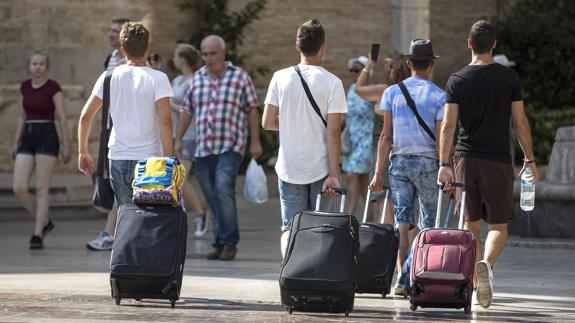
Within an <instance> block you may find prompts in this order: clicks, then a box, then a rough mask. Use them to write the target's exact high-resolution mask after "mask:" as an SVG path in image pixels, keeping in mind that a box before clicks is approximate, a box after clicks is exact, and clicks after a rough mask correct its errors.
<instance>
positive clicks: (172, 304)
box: [170, 299, 176, 308]
mask: <svg viewBox="0 0 575 323" xmlns="http://www.w3.org/2000/svg"><path fill="white" fill-rule="evenodd" d="M170 306H171V307H172V308H175V307H176V300H175V299H171V300H170Z"/></svg>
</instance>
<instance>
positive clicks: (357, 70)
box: [349, 68, 361, 73]
mask: <svg viewBox="0 0 575 323" xmlns="http://www.w3.org/2000/svg"><path fill="white" fill-rule="evenodd" d="M349 72H350V73H359V72H361V69H359V68H350V69H349Z"/></svg>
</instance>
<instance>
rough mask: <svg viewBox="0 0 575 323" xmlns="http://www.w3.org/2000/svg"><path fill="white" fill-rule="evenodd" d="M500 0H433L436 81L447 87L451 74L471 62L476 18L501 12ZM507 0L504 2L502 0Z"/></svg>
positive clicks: (432, 34) (431, 18) (431, 8)
mask: <svg viewBox="0 0 575 323" xmlns="http://www.w3.org/2000/svg"><path fill="white" fill-rule="evenodd" d="M500 2H501V1H498V0H482V1H461V0H431V4H430V7H429V9H430V15H429V16H430V21H429V24H430V28H429V29H430V38H431V39H432V40H433V50H434V52H435V53H436V55H439V56H440V58H439V59H438V60H437V64H436V66H435V70H434V73H433V80H434V81H435V82H436V83H437V84H438V85H439V86H441V87H444V86H445V83H446V82H447V79H448V78H449V76H450V75H451V74H452V73H453V72H455V71H457V70H459V69H460V68H461V67H463V66H464V65H466V64H468V63H469V62H470V61H471V52H470V50H469V49H468V48H467V37H468V36H469V29H470V28H471V26H472V25H473V23H474V22H476V21H477V20H479V19H481V18H484V17H487V18H491V17H494V16H497V15H498V6H497V5H498V3H500ZM503 2H505V1H503Z"/></svg>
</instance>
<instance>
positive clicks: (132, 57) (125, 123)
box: [78, 22, 173, 207]
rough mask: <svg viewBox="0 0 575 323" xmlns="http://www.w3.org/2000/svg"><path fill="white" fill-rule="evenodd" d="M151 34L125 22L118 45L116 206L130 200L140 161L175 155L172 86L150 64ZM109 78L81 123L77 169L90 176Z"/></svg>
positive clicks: (113, 146)
mask: <svg viewBox="0 0 575 323" xmlns="http://www.w3.org/2000/svg"><path fill="white" fill-rule="evenodd" d="M149 37H150V34H149V32H148V30H147V29H146V27H144V25H143V24H142V23H139V22H127V23H125V24H124V25H123V27H122V31H121V33H120V43H121V46H122V47H121V50H122V53H123V54H124V56H127V58H128V61H127V63H126V64H125V65H121V66H118V67H116V68H115V69H114V72H113V73H112V77H111V80H110V116H111V118H112V123H113V128H112V132H111V135H110V142H109V147H110V152H109V154H108V158H109V160H110V164H109V174H110V182H111V184H112V189H113V191H114V195H115V198H116V203H117V205H118V207H120V206H122V205H123V204H127V203H131V202H132V180H133V179H134V167H135V166H136V163H137V162H138V160H140V159H146V158H148V157H153V156H172V115H171V112H170V98H171V97H172V95H173V94H172V87H171V85H170V81H169V80H168V77H167V76H166V74H164V73H163V72H160V71H156V70H154V69H152V68H150V67H148V66H147V65H146V59H147V57H148V41H149ZM105 76H106V72H104V73H103V74H102V75H101V76H100V78H98V80H97V81H96V84H95V85H94V90H93V91H92V95H91V96H90V98H89V99H88V101H87V102H86V104H85V105H84V108H83V109H82V113H81V115H80V122H79V125H78V143H79V149H78V150H79V153H80V154H79V156H78V168H79V169H80V171H81V172H82V173H84V174H85V175H87V176H90V175H91V174H92V173H93V172H94V169H95V166H94V161H93V159H92V157H91V155H90V153H89V152H88V138H89V137H90V130H91V127H92V122H93V120H94V117H95V116H96V113H97V112H98V111H99V110H100V108H101V107H102V99H103V96H104V95H103V92H104V78H105Z"/></svg>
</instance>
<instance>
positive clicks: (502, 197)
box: [453, 156, 513, 224]
mask: <svg viewBox="0 0 575 323" xmlns="http://www.w3.org/2000/svg"><path fill="white" fill-rule="evenodd" d="M453 164H454V168H455V180H456V181H457V182H463V183H465V188H466V196H465V220H466V221H471V222H473V221H477V220H481V219H483V220H484V221H485V222H487V223H488V224H503V223H509V222H511V219H512V217H513V168H512V166H511V164H508V163H502V162H497V161H491V160H486V159H478V158H471V157H461V156H456V157H454V163H453ZM459 191H460V190H458V193H457V195H456V202H457V204H456V205H457V206H456V207H457V208H456V210H459V206H460V205H461V204H460V203H461V192H459Z"/></svg>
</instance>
